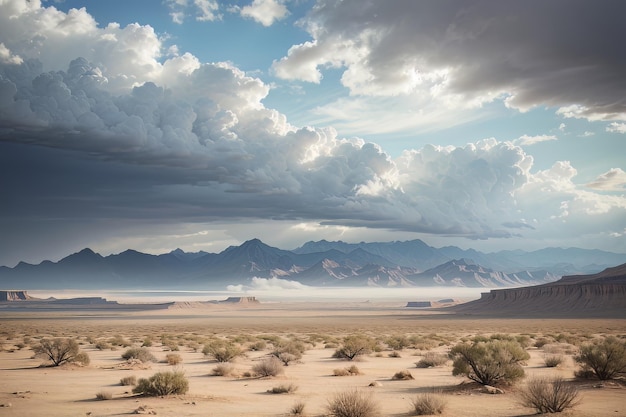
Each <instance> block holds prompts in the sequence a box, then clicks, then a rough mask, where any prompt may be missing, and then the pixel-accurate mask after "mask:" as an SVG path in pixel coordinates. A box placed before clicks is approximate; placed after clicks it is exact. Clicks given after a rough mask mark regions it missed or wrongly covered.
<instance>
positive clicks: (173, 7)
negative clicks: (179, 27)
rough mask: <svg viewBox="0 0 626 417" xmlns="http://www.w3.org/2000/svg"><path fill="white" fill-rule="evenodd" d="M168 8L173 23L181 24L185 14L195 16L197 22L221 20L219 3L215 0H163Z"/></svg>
mask: <svg viewBox="0 0 626 417" xmlns="http://www.w3.org/2000/svg"><path fill="white" fill-rule="evenodd" d="M165 4H167V6H168V7H169V9H170V16H171V17H172V21H173V22H174V23H178V24H182V23H184V21H185V18H186V17H187V15H189V14H191V15H194V16H195V19H196V20H197V21H199V22H212V21H215V20H221V19H222V15H221V14H220V13H219V3H218V2H217V1H216V0H165Z"/></svg>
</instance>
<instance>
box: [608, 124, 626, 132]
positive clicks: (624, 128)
mask: <svg viewBox="0 0 626 417" xmlns="http://www.w3.org/2000/svg"><path fill="white" fill-rule="evenodd" d="M606 131H607V132H611V133H626V123H617V122H613V123H611V124H610V125H608V126H607V128H606Z"/></svg>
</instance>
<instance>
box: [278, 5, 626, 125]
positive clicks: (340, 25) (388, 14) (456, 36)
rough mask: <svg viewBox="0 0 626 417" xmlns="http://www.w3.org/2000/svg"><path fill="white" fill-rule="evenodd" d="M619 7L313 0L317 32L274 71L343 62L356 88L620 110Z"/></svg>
mask: <svg viewBox="0 0 626 417" xmlns="http://www.w3.org/2000/svg"><path fill="white" fill-rule="evenodd" d="M625 8H626V5H624V4H623V3H622V2H609V3H607V4H605V5H604V6H603V7H597V5H596V4H593V3H591V2H588V1H585V0H576V1H574V2H572V1H570V0H558V1H551V2H540V1H531V2H500V1H487V2H470V3H468V2H466V1H462V0H456V1H447V2H441V1H427V2H415V1H411V0H402V1H394V2H393V4H388V3H385V2H367V3H363V2H361V1H359V0H347V1H341V2H336V1H328V0H319V1H318V2H317V3H316V7H314V8H313V9H312V10H311V11H310V12H309V14H308V15H307V16H306V18H305V19H304V20H303V22H302V25H303V26H304V27H305V28H306V29H307V30H308V32H309V33H310V35H311V37H312V38H313V39H312V40H311V41H309V42H305V43H302V44H299V45H294V46H293V47H292V48H291V49H289V51H288V53H287V55H286V56H285V57H283V58H282V59H279V60H277V61H275V62H274V71H275V73H276V75H277V76H279V77H282V78H285V79H298V80H303V81H309V82H320V81H321V79H322V76H323V70H324V69H325V68H326V67H339V68H341V69H342V71H343V74H342V77H341V82H342V83H343V85H344V86H346V87H347V88H349V89H350V91H351V93H352V94H353V95H375V96H381V95H382V96H388V95H398V94H417V95H420V96H423V95H432V96H447V97H448V99H449V100H450V101H456V102H461V103H463V102H464V103H473V104H474V105H480V104H483V103H487V102H490V101H493V100H495V99H504V100H505V103H506V105H507V106H509V107H512V108H516V109H519V110H521V111H526V110H528V109H530V108H532V107H535V106H539V105H542V106H550V107H557V108H561V111H560V113H561V114H562V115H564V116H565V117H583V118H587V119H589V120H603V119H626V99H624V95H623V94H622V93H621V92H623V91H624V90H625V89H626V81H625V79H624V77H623V74H624V72H625V70H626V64H625V62H626V61H625V60H624V59H623V56H622V55H621V54H616V53H615V49H614V48H613V45H615V42H617V40H618V39H621V38H624V37H626V27H625V26H624V25H623V24H622V23H621V20H620V16H622V15H623V13H624V12H625ZM530 27H532V28H533V30H529V29H528V28H530ZM572 106H574V107H572Z"/></svg>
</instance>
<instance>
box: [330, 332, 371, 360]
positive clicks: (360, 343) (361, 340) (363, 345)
mask: <svg viewBox="0 0 626 417" xmlns="http://www.w3.org/2000/svg"><path fill="white" fill-rule="evenodd" d="M375 347H376V341H375V340H374V339H372V338H371V337H368V336H365V335H351V336H347V337H346V338H344V339H343V343H342V345H341V347H340V348H339V349H337V350H336V351H335V353H334V354H333V358H337V359H346V360H349V361H351V360H354V359H355V358H357V357H359V356H361V355H366V354H368V353H370V352H372V350H374V348H375Z"/></svg>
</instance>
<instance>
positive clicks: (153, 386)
mask: <svg viewBox="0 0 626 417" xmlns="http://www.w3.org/2000/svg"><path fill="white" fill-rule="evenodd" d="M188 390H189V381H188V380H187V377H186V376H185V374H184V373H183V372H181V371H174V372H158V373H156V374H154V375H152V376H151V377H150V378H148V379H146V378H141V379H140V380H139V382H137V386H136V387H135V388H133V393H135V394H144V395H149V396H159V395H173V394H185V393H186V392H187V391H188Z"/></svg>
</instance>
